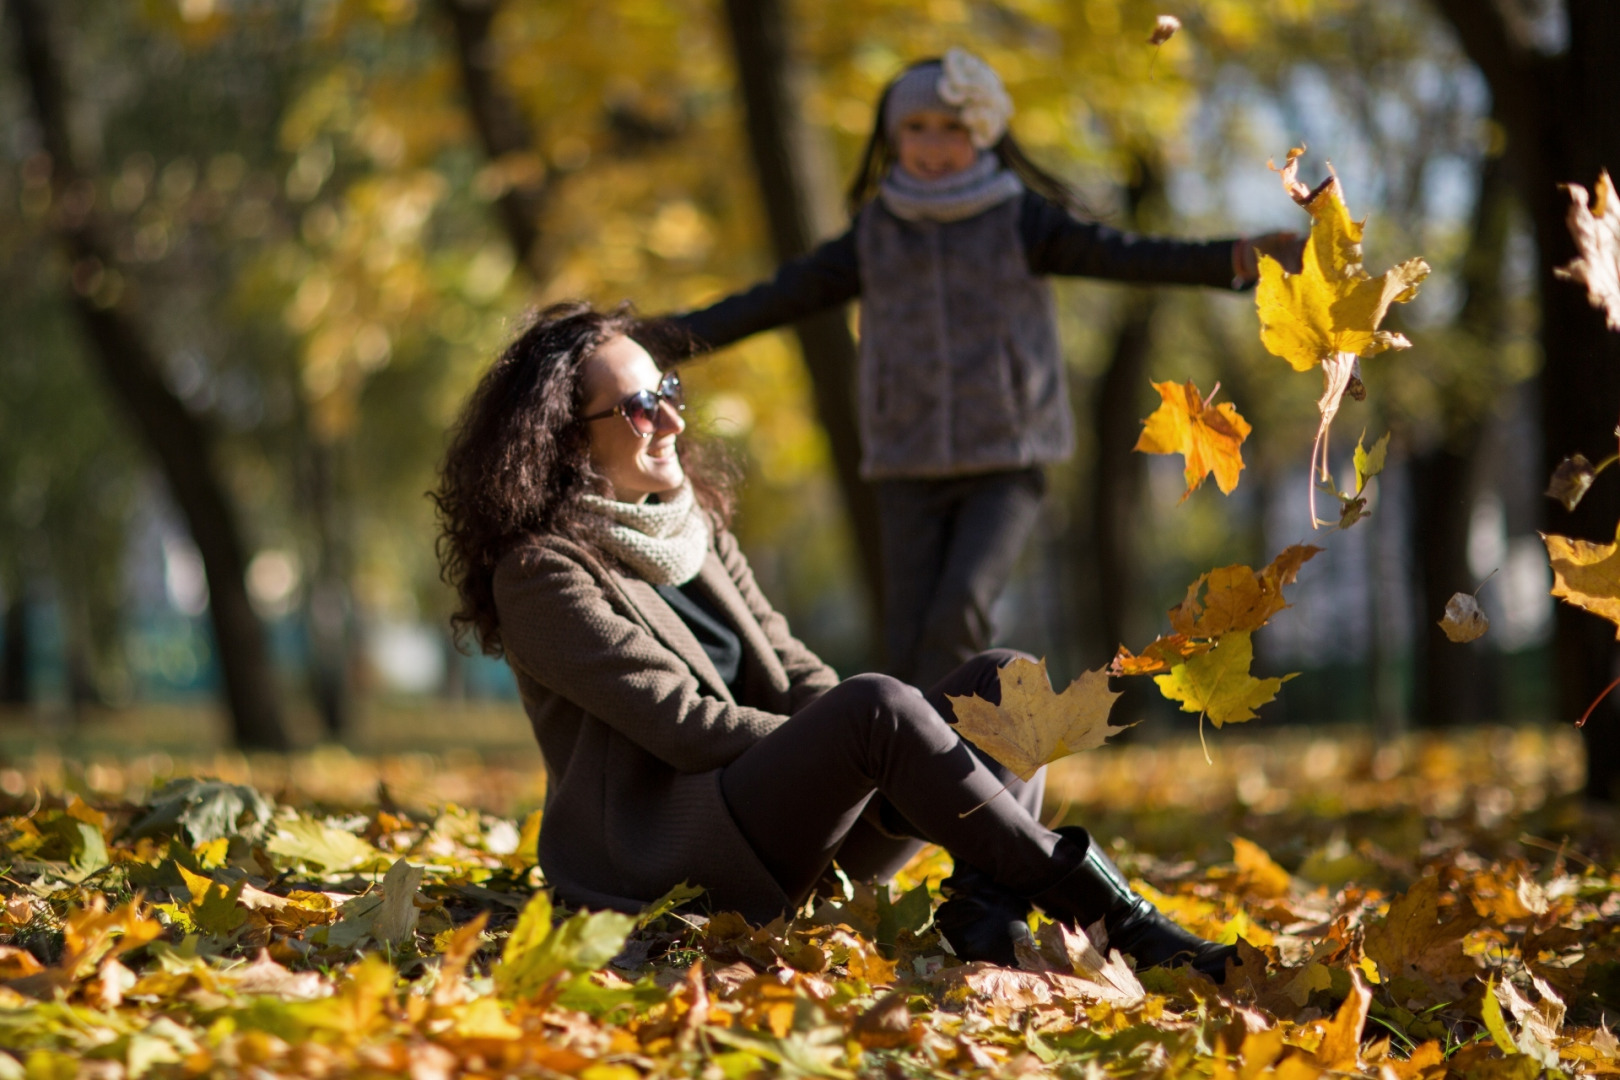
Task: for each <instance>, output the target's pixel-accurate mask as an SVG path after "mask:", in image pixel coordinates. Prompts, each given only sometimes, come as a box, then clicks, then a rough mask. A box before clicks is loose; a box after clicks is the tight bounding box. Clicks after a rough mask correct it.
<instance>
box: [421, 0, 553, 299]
mask: <svg viewBox="0 0 1620 1080" xmlns="http://www.w3.org/2000/svg"><path fill="white" fill-rule="evenodd" d="M439 8H440V10H442V11H443V12H444V14H445V17H446V18H447V19H449V21H450V25H451V28H452V29H453V30H454V32H455V44H456V65H457V68H458V70H459V71H460V72H461V86H462V90H463V92H464V93H465V94H466V97H467V110H468V112H469V113H470V114H471V115H472V120H473V126H474V127H475V128H477V129H478V138H479V141H480V142H481V143H483V147H484V153H485V154H486V155H487V156H488V157H489V161H490V167H491V168H495V169H498V170H500V172H501V188H502V191H501V194H500V195H499V196H497V197H496V199H495V204H496V206H497V207H499V209H500V216H501V225H502V227H504V228H505V230H506V235H507V238H508V240H510V241H511V244H512V248H513V250H514V251H515V252H516V254H517V257H518V259H519V261H521V262H522V263H524V264H525V265H526V266H528V268H529V270H530V272H532V273H533V274H534V276H535V278H536V279H537V280H540V281H544V280H545V278H546V276H547V270H546V266H545V259H544V256H543V253H542V249H541V245H540V215H541V213H542V212H543V211H544V210H545V206H546V202H547V200H548V197H549V195H550V187H551V185H550V183H549V182H548V181H547V173H546V171H545V165H544V162H543V161H542V160H541V158H540V155H539V151H538V149H537V146H536V141H535V136H534V129H533V127H532V126H531V125H530V123H529V121H528V119H527V118H526V117H525V116H524V115H523V108H522V106H521V105H519V104H518V102H517V100H516V99H515V98H514V97H513V96H512V95H511V94H510V93H508V92H507V90H506V88H505V87H504V86H502V85H501V81H500V77H499V74H498V72H497V71H496V66H495V44H494V41H493V39H492V38H491V37H490V27H491V25H492V24H493V23H494V21H495V17H496V15H497V14H499V12H500V8H501V0H439Z"/></svg>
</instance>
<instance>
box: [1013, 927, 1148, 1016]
mask: <svg viewBox="0 0 1620 1080" xmlns="http://www.w3.org/2000/svg"><path fill="white" fill-rule="evenodd" d="M1036 939H1037V941H1038V943H1039V946H1040V950H1041V952H1042V954H1043V955H1045V956H1047V957H1050V958H1052V959H1055V960H1058V961H1060V962H1061V964H1062V970H1061V971H1060V972H1058V974H1060V975H1062V976H1063V978H1064V981H1063V982H1062V983H1061V985H1062V986H1070V983H1069V982H1068V981H1067V980H1068V979H1069V978H1070V976H1071V975H1072V976H1073V978H1074V979H1076V980H1078V981H1079V982H1080V983H1082V984H1084V987H1083V988H1080V987H1072V986H1071V987H1070V990H1069V993H1067V994H1066V995H1065V996H1075V995H1078V996H1080V997H1082V998H1090V999H1095V1000H1097V1001H1106V1002H1109V1003H1111V1004H1114V1005H1119V1006H1122V1007H1125V1008H1131V1007H1134V1006H1136V1005H1140V1004H1141V1003H1142V1000H1143V998H1144V997H1145V996H1146V993H1145V991H1143V989H1142V984H1141V982H1139V981H1138V980H1137V978H1136V973H1135V972H1134V971H1132V970H1131V967H1130V965H1129V964H1127V963H1126V962H1125V958H1124V957H1122V956H1120V954H1119V951H1118V950H1117V949H1116V950H1113V951H1111V952H1109V954H1108V955H1107V956H1106V957H1104V956H1103V954H1102V953H1101V952H1100V951H1099V950H1098V949H1097V947H1096V946H1095V945H1093V944H1092V943H1091V938H1090V937H1089V936H1087V935H1086V934H1081V933H1076V932H1075V931H1073V930H1070V929H1069V928H1068V927H1067V926H1065V925H1064V924H1063V923H1060V922H1047V923H1043V924H1041V928H1040V930H1039V932H1038V933H1037V935H1036Z"/></svg>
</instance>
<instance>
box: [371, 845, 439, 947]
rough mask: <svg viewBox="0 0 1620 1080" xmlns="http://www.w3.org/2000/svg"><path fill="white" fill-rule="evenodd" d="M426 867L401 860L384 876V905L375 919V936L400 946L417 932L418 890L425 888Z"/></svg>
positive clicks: (382, 940) (373, 935) (372, 931)
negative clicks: (423, 880) (423, 885)
mask: <svg viewBox="0 0 1620 1080" xmlns="http://www.w3.org/2000/svg"><path fill="white" fill-rule="evenodd" d="M424 873H426V870H425V869H424V868H423V867H420V866H412V865H411V864H410V863H408V862H406V861H405V860H404V859H399V860H397V861H396V862H395V863H394V865H393V866H390V867H389V868H388V873H387V874H385V875H383V882H382V894H383V899H382V906H381V907H380V908H378V909H377V914H376V916H375V917H373V918H372V920H371V936H372V937H374V938H376V939H377V940H378V941H379V942H386V943H388V944H389V945H393V946H396V947H397V946H399V945H403V944H405V943H406V942H408V941H410V940H411V939H412V938H413V937H414V936H415V935H416V917H417V911H416V893H417V890H418V889H420V888H421V887H422V875H423V874H424Z"/></svg>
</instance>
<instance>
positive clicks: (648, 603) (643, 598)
mask: <svg viewBox="0 0 1620 1080" xmlns="http://www.w3.org/2000/svg"><path fill="white" fill-rule="evenodd" d="M709 561H710V562H713V561H716V560H715V557H714V555H713V553H710V555H709ZM705 568H707V567H705ZM615 576H616V577H617V578H618V580H619V588H620V589H622V590H623V592H624V595H625V598H626V599H628V600H629V601H630V603H631V605H633V606H634V607H635V609H636V611H637V612H638V613H639V614H640V615H641V618H642V621H644V622H645V623H646V624H647V626H648V627H649V628H650V629H651V630H652V632H653V633H654V634H655V635H656V636H657V637H658V640H660V641H662V642H663V643H664V644H665V645H667V646H668V647H669V648H670V651H672V652H673V653H675V655H676V656H679V657H680V658H681V659H682V660H684V661H686V666H687V667H689V668H691V669H692V674H693V675H696V676H697V680H698V682H700V683H702V684H703V687H704V689H706V690H707V691H708V692H709V693H711V694H713V695H714V696H715V697H717V698H719V699H721V700H722V701H729V702H732V703H733V704H735V703H736V699H735V698H733V697H732V696H731V691H730V690H728V689H726V684H725V683H724V682H723V681H721V679H720V672H718V671H716V670H715V667H714V662H713V661H712V660H710V659H709V654H708V653H706V652H704V651H703V646H701V645H699V644H698V640H697V638H695V637H693V636H692V631H691V630H690V629H689V628H688V627H687V625H686V623H685V622H684V621H683V620H682V619H681V617H680V616H679V615H677V614H675V609H674V608H672V607H670V606H669V605H668V604H667V603H665V602H664V598H663V597H662V596H659V595H658V590H657V589H654V588H653V587H652V586H651V585H649V584H647V583H646V582H645V581H642V580H641V579H640V578H633V577H625V576H624V575H622V574H616V575H615ZM750 621H752V620H750Z"/></svg>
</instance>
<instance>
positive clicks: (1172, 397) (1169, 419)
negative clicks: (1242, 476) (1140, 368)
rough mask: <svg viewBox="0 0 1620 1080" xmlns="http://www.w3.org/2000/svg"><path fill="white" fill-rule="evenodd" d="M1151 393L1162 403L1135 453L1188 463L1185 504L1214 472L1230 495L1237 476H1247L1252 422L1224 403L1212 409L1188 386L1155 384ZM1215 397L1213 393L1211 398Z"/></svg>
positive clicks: (1144, 429) (1146, 422)
mask: <svg viewBox="0 0 1620 1080" xmlns="http://www.w3.org/2000/svg"><path fill="white" fill-rule="evenodd" d="M1153 389H1155V390H1157V391H1158V392H1159V397H1160V398H1162V399H1163V401H1162V402H1161V403H1160V405H1159V407H1158V408H1157V409H1155V410H1154V412H1153V415H1151V416H1149V417H1148V418H1147V419H1146V420H1144V421H1142V425H1143V426H1142V434H1141V437H1140V438H1138V439H1137V440H1136V445H1135V446H1134V447H1132V449H1134V450H1137V451H1140V452H1141V453H1144V454H1180V455H1182V456H1183V457H1184V458H1185V459H1186V468H1185V469H1184V476H1185V477H1186V480H1187V490H1186V491H1185V492H1184V493H1182V496H1181V498H1182V501H1183V502H1185V501H1186V499H1187V496H1189V495H1191V494H1192V493H1193V492H1195V491H1197V490H1198V489H1199V488H1200V487H1202V486H1203V483H1204V478H1205V477H1206V476H1208V475H1209V474H1210V473H1212V472H1213V473H1214V474H1215V485H1216V486H1217V487H1219V488H1220V489H1221V494H1223V495H1230V494H1232V492H1233V490H1234V489H1236V488H1237V485H1238V473H1240V472H1242V471H1243V450H1242V447H1243V440H1244V439H1246V438H1248V437H1249V432H1250V430H1251V429H1250V427H1249V422H1248V421H1247V420H1245V419H1243V417H1241V416H1239V415H1238V411H1237V406H1235V405H1233V404H1232V403H1231V402H1229V401H1223V402H1221V403H1220V404H1219V405H1215V406H1213V407H1211V405H1210V403H1209V401H1208V400H1206V399H1205V398H1204V396H1203V395H1202V394H1200V393H1199V392H1198V387H1197V386H1195V385H1194V384H1193V383H1192V382H1190V381H1189V382H1187V383H1186V384H1178V383H1174V382H1156V383H1153ZM1216 389H1217V390H1218V389H1219V386H1218V385H1217V387H1216ZM1214 396H1215V394H1214V391H1211V392H1210V397H1211V398H1213V397H1214Z"/></svg>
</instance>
